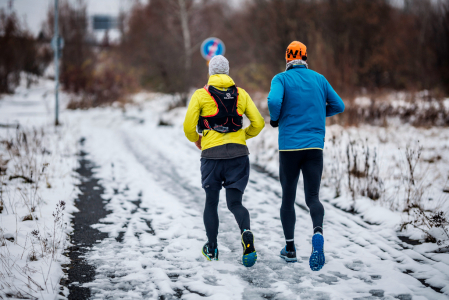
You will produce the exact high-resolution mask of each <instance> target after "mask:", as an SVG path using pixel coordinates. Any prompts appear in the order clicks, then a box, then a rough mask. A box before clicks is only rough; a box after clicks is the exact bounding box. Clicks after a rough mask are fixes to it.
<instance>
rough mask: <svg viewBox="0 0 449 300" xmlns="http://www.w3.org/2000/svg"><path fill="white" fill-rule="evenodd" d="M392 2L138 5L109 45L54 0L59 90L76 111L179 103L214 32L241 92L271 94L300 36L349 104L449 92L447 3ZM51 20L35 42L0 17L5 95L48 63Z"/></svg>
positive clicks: (81, 11) (186, 0) (154, 0)
mask: <svg viewBox="0 0 449 300" xmlns="http://www.w3.org/2000/svg"><path fill="white" fill-rule="evenodd" d="M391 1H393V0H391ZM391 1H389V0H320V1H311V0H247V1H241V2H240V1H239V2H236V1H234V2H232V3H233V4H230V3H229V1H225V0H221V1H220V0H200V1H194V0H151V1H148V3H147V4H141V3H140V2H139V1H136V4H135V5H134V7H133V8H132V10H131V11H130V12H129V13H128V14H127V15H125V16H121V17H120V20H121V23H120V24H121V26H120V30H121V32H122V34H121V40H120V41H119V42H117V43H115V44H113V45H110V44H109V42H108V41H107V40H106V41H104V43H102V42H98V41H95V39H94V37H93V36H92V32H90V30H89V27H88V23H89V22H88V18H89V17H88V15H87V11H86V6H85V5H84V4H83V1H82V0H80V1H78V2H77V4H76V5H75V6H74V5H73V4H70V3H71V2H69V1H67V0H60V22H61V35H62V36H63V38H64V39H65V47H64V49H63V53H62V58H61V60H62V64H61V65H62V67H61V82H62V86H63V88H65V89H66V90H67V91H70V92H73V93H75V94H76V95H79V98H78V100H79V101H78V104H74V105H73V107H74V108H76V107H84V106H85V107H88V106H98V105H103V104H106V103H110V102H113V101H117V100H120V99H123V98H124V97H126V95H127V94H128V93H129V92H131V91H135V90H137V89H138V88H145V89H149V90H153V91H158V92H164V93H180V94H181V95H182V96H183V99H184V100H186V98H187V95H188V92H189V91H190V89H191V88H197V87H201V86H203V85H204V84H205V82H206V80H207V64H206V61H205V60H204V59H203V58H202V57H201V55H200V49H199V48H200V45H201V42H202V41H203V40H204V39H205V38H207V37H210V36H215V37H218V38H220V39H221V40H223V41H224V43H225V44H226V55H225V56H226V57H227V58H228V59H229V61H230V66H231V71H230V75H231V76H232V77H233V78H234V80H235V81H236V83H237V84H238V85H240V86H242V87H244V88H246V89H247V90H249V91H265V92H266V91H268V90H269V87H270V81H271V79H272V77H273V76H274V75H275V74H276V73H279V72H282V71H283V70H285V60H284V54H285V49H286V47H287V45H288V44H289V43H290V42H291V41H293V40H299V41H301V42H303V43H305V44H306V45H307V47H308V55H309V60H308V62H309V66H310V68H311V69H313V70H315V71H317V72H319V73H321V74H323V75H325V76H326V78H328V80H329V81H330V82H331V84H332V85H333V86H334V87H335V89H336V90H337V91H338V92H339V93H341V94H342V95H344V96H346V97H348V98H350V97H351V96H353V95H356V94H359V93H360V92H362V91H368V92H373V93H379V91H389V90H406V91H421V90H424V89H427V90H430V91H431V92H432V93H433V94H435V95H440V96H442V95H447V94H449V0H440V1H434V0H404V5H403V6H395V5H394V4H393V3H392V2H391ZM52 14H53V12H52V7H49V13H48V18H47V22H46V24H45V25H44V28H43V31H42V34H41V36H40V39H34V42H33V38H32V37H31V35H30V34H29V33H27V31H26V30H25V29H23V27H22V26H20V24H18V23H17V18H15V17H14V16H12V17H11V16H9V17H8V16H6V15H5V14H4V13H3V12H2V13H1V15H0V51H1V52H0V54H1V55H0V93H3V92H11V91H12V87H11V84H10V83H11V82H17V80H18V79H17V78H18V77H17V76H18V75H17V74H19V72H21V71H27V72H34V73H36V74H41V73H42V69H43V66H44V65H45V63H47V64H48V62H50V61H51V57H50V59H49V58H48V57H49V55H48V49H49V46H48V42H49V40H50V39H51V37H52V36H53V15H52ZM11 18H12V19H11ZM14 18H15V19H14ZM8 20H13V21H8ZM11 22H12V23H13V24H15V25H14V26H12V25H10V24H11ZM11 37H13V38H11ZM39 41H40V42H45V43H46V45H47V46H46V47H39V45H41V44H42V43H41V44H39V43H38V42H39ZM11 49H14V50H11ZM40 49H46V50H45V51H44V52H43V53H41V54H39V53H40V52H39V51H40ZM50 51H51V49H50ZM50 56H51V53H50ZM38 57H44V58H45V59H42V58H39V59H38ZM11 74H12V75H11ZM8 84H9V86H8Z"/></svg>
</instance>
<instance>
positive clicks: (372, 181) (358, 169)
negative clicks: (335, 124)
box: [346, 140, 384, 200]
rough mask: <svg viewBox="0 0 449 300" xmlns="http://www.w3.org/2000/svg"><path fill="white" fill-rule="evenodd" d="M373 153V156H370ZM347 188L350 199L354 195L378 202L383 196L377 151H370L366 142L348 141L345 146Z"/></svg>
mask: <svg viewBox="0 0 449 300" xmlns="http://www.w3.org/2000/svg"><path fill="white" fill-rule="evenodd" d="M371 153H373V154H371ZM346 159H347V160H346V170H347V178H348V188H349V191H350V192H351V195H352V198H353V199H354V200H355V198H356V195H361V196H365V197H368V198H370V199H372V200H378V199H380V198H381V196H382V194H383V189H384V187H383V181H382V179H381V178H380V177H379V167H378V165H377V150H376V148H372V149H370V147H368V145H367V143H366V141H359V143H357V142H356V141H351V140H350V141H349V143H348V145H347V146H346Z"/></svg>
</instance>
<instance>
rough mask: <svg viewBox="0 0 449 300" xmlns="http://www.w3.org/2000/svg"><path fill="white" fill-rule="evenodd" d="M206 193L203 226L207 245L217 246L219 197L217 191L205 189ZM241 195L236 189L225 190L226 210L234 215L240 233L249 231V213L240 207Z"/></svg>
mask: <svg viewBox="0 0 449 300" xmlns="http://www.w3.org/2000/svg"><path fill="white" fill-rule="evenodd" d="M205 191H206V207H205V208H204V215H203V220H204V226H205V227H206V234H207V238H208V239H209V244H212V243H214V244H215V245H217V235H218V212H217V209H218V200H219V196H220V191H219V190H210V189H205ZM242 197H243V193H242V192H241V191H240V190H238V189H232V188H230V189H226V203H227V205H228V209H229V210H230V211H231V212H232V213H233V214H234V217H235V220H236V221H237V224H238V225H239V227H240V232H241V233H243V230H244V229H248V230H249V229H251V228H250V227H249V226H250V220H249V212H248V210H247V209H246V208H245V207H244V206H243V205H242Z"/></svg>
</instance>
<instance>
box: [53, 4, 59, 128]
mask: <svg viewBox="0 0 449 300" xmlns="http://www.w3.org/2000/svg"><path fill="white" fill-rule="evenodd" d="M58 12H59V10H58V0H55V30H54V31H55V33H54V37H53V41H54V44H53V45H54V50H55V126H58V125H59V98H58V96H59V95H58V92H59V44H60V40H59V27H58V15H59V13H58Z"/></svg>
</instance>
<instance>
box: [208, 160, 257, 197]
mask: <svg viewBox="0 0 449 300" xmlns="http://www.w3.org/2000/svg"><path fill="white" fill-rule="evenodd" d="M248 179H249V158H248V155H245V156H240V157H236V158H231V159H207V158H201V181H202V185H203V189H211V190H221V187H222V186H223V187H224V188H225V189H227V188H234V189H238V190H240V191H241V192H242V193H244V191H245V188H246V185H247V184H248Z"/></svg>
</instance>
